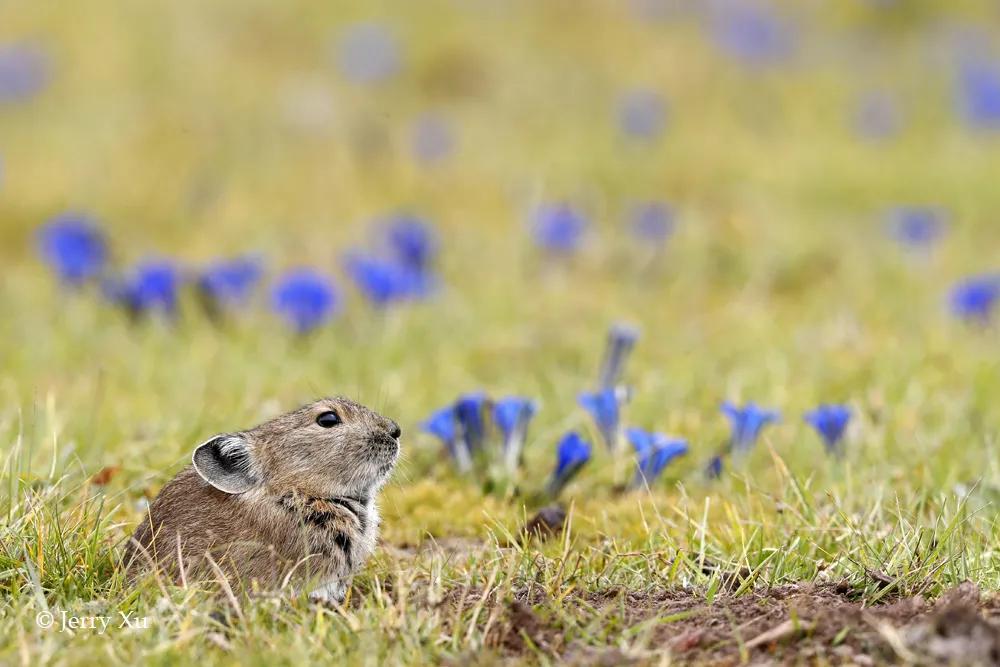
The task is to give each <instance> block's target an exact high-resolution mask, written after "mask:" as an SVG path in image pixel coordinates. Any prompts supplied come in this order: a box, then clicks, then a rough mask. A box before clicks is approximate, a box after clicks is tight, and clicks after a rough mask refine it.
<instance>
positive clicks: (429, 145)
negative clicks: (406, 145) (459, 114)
mask: <svg viewBox="0 0 1000 667" xmlns="http://www.w3.org/2000/svg"><path fill="white" fill-rule="evenodd" d="M454 148H455V136H454V134H453V132H452V130H451V125H449V124H448V122H447V121H446V120H445V119H444V118H442V117H441V116H438V115H435V114H425V115H423V116H420V117H419V118H418V119H417V120H416V122H415V123H414V124H413V129H412V135H411V139H410V149H411V151H412V152H413V156H414V157H415V158H416V159H417V160H418V161H419V162H422V163H423V164H437V163H439V162H442V161H443V160H444V159H445V158H447V157H448V156H449V155H451V153H452V151H453V150H454Z"/></svg>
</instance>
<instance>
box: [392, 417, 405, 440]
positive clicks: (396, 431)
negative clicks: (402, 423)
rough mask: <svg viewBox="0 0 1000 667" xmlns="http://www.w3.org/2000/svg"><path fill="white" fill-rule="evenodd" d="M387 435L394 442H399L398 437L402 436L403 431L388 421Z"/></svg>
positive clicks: (394, 423)
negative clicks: (394, 440)
mask: <svg viewBox="0 0 1000 667" xmlns="http://www.w3.org/2000/svg"><path fill="white" fill-rule="evenodd" d="M389 435H390V436H391V437H393V438H395V439H396V440H399V436H401V435H403V429H401V428H399V424H397V423H396V422H394V421H392V420H391V419H390V420H389Z"/></svg>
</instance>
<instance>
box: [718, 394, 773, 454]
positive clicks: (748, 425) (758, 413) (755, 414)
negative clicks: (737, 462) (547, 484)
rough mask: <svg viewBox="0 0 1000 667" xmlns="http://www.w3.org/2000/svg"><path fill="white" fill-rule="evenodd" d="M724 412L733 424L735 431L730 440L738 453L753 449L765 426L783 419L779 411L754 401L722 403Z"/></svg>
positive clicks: (733, 448)
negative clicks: (758, 404) (741, 404)
mask: <svg viewBox="0 0 1000 667" xmlns="http://www.w3.org/2000/svg"><path fill="white" fill-rule="evenodd" d="M722 413H723V414H724V415H726V417H728V418H729V421H730V423H731V424H732V427H733V433H732V436H731V438H730V441H729V442H730V447H731V448H732V450H733V451H734V452H737V453H741V452H746V451H748V450H749V449H751V448H752V447H753V446H754V443H756V442H757V437H758V436H759V435H760V432H761V431H762V430H763V429H764V427H765V426H767V425H768V424H770V423H772V422H776V421H778V420H779V419H781V415H780V414H779V413H778V412H777V411H775V410H766V409H764V408H760V407H758V406H757V405H756V404H754V403H747V404H746V405H744V406H743V407H738V406H736V405H734V404H733V403H730V402H728V401H727V402H725V403H723V404H722Z"/></svg>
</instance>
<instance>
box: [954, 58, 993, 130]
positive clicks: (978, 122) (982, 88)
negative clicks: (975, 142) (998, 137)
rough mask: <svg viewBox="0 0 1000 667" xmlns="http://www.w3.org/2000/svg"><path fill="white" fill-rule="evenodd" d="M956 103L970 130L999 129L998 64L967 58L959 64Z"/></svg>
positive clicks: (984, 59) (983, 59)
mask: <svg viewBox="0 0 1000 667" xmlns="http://www.w3.org/2000/svg"><path fill="white" fill-rule="evenodd" d="M956 97H957V102H958V106H959V109H960V111H961V114H962V117H963V118H964V119H965V122H966V123H967V124H968V125H969V126H970V127H972V128H973V129H989V130H995V129H1000V63H997V62H994V61H992V60H989V59H986V58H983V57H974V56H969V57H966V58H964V59H963V61H962V62H961V63H960V65H959V72H958V91H957V96H956Z"/></svg>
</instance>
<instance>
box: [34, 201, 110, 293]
mask: <svg viewBox="0 0 1000 667" xmlns="http://www.w3.org/2000/svg"><path fill="white" fill-rule="evenodd" d="M38 245H39V250H40V252H41V255H42V258H43V259H44V260H45V261H46V262H48V264H49V265H51V267H52V268H53V270H54V271H55V272H56V274H57V275H58V276H59V279H60V280H62V281H63V282H64V283H66V284H68V285H75V286H78V285H81V284H83V283H84V282H86V281H87V280H89V279H91V278H95V277H97V276H98V275H100V274H101V273H102V272H103V271H104V266H105V264H106V262H107V259H108V249H107V243H106V241H105V239H104V233H103V232H102V231H101V230H100V229H99V228H98V227H97V225H96V223H94V221H93V220H91V219H90V218H88V217H87V216H84V215H78V214H74V213H64V214H63V215H58V216H56V217H54V218H52V219H51V220H50V221H49V222H47V223H45V225H44V226H42V228H41V229H40V230H39V231H38Z"/></svg>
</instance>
